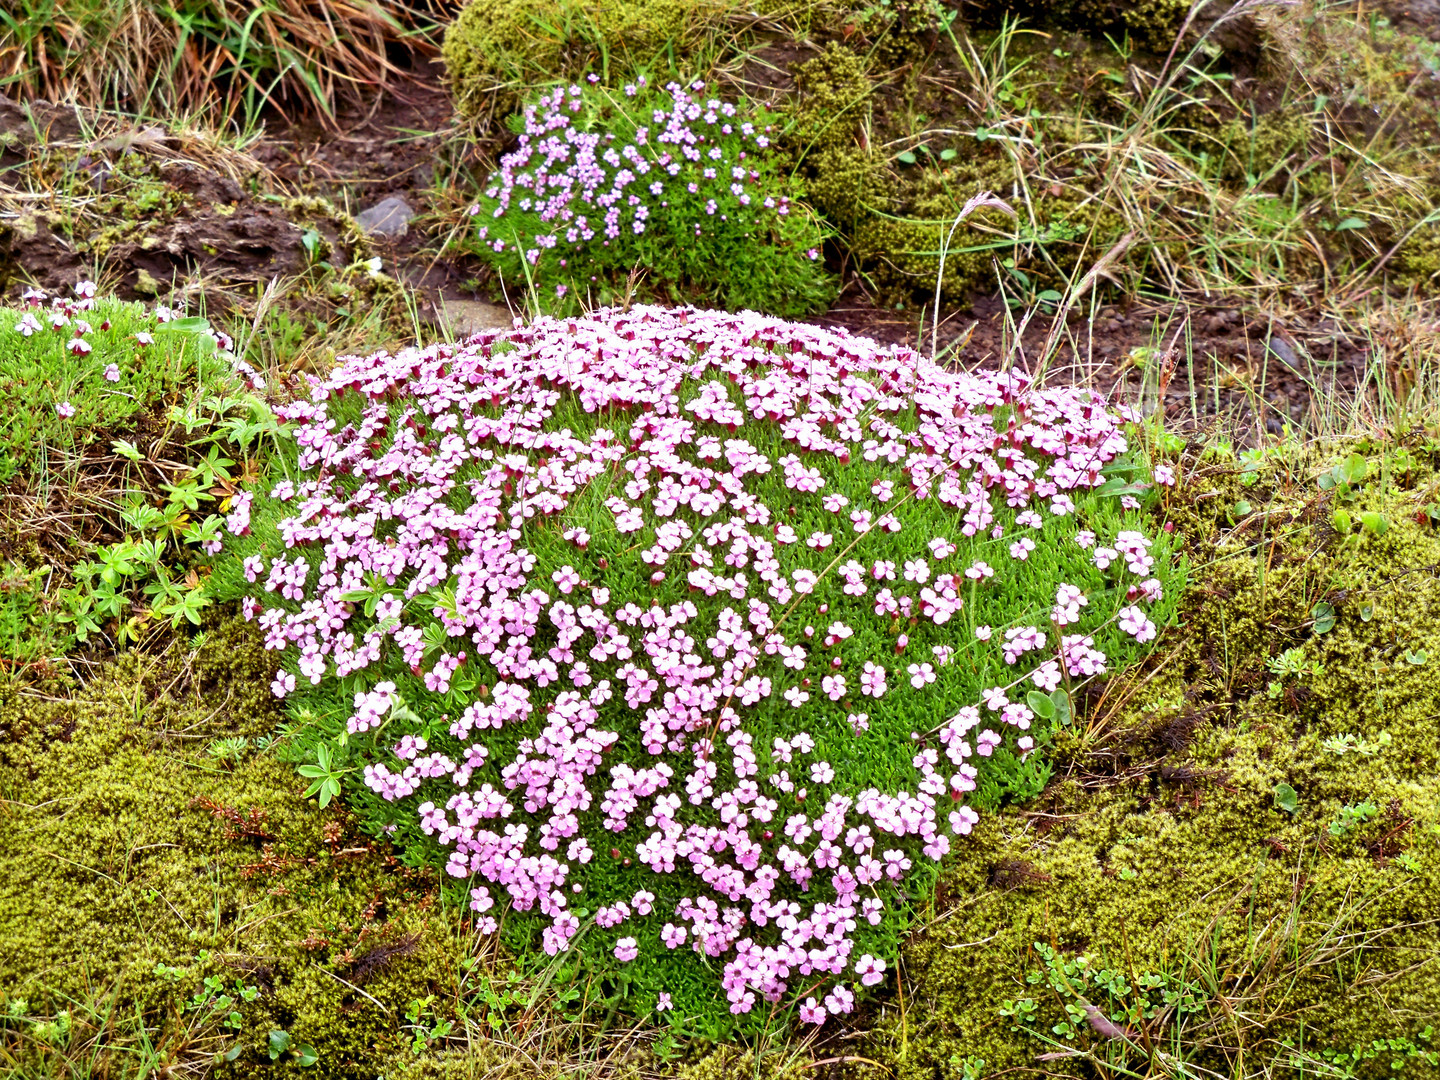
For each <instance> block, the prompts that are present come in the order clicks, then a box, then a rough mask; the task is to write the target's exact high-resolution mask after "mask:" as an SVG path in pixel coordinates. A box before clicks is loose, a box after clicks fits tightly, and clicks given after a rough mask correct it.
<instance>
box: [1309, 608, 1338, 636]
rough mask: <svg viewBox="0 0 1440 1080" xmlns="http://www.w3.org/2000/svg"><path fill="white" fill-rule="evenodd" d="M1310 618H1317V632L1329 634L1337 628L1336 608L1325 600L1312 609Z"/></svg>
mask: <svg viewBox="0 0 1440 1080" xmlns="http://www.w3.org/2000/svg"><path fill="white" fill-rule="evenodd" d="M1310 618H1312V619H1314V620H1315V632H1316V633H1317V634H1328V633H1329V632H1330V631H1331V630H1334V629H1335V608H1334V606H1333V605H1332V604H1329V603H1327V602H1326V601H1324V600H1321V601H1320V602H1319V603H1318V604H1316V605H1315V606H1314V607H1313V608H1311V609H1310Z"/></svg>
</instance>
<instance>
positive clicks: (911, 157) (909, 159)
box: [895, 150, 915, 165]
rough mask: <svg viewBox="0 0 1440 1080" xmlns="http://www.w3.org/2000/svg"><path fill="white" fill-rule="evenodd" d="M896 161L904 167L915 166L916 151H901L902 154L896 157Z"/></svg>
mask: <svg viewBox="0 0 1440 1080" xmlns="http://www.w3.org/2000/svg"><path fill="white" fill-rule="evenodd" d="M895 160H896V161H898V162H900V163H901V164H902V165H914V164H915V151H914V150H901V151H900V153H898V154H896V155H895Z"/></svg>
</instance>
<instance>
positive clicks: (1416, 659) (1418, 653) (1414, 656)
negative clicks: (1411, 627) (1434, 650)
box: [1405, 649, 1430, 667]
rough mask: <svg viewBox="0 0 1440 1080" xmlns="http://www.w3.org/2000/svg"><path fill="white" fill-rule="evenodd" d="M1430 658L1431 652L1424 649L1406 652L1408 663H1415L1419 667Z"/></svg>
mask: <svg viewBox="0 0 1440 1080" xmlns="http://www.w3.org/2000/svg"><path fill="white" fill-rule="evenodd" d="M1429 659H1430V654H1429V653H1427V652H1426V651H1425V650H1424V649H1416V650H1415V651H1414V652H1410V651H1408V650H1407V651H1406V653H1405V661H1406V663H1410V664H1414V665H1415V666H1416V667H1419V666H1420V665H1421V664H1423V663H1425V661H1426V660H1429Z"/></svg>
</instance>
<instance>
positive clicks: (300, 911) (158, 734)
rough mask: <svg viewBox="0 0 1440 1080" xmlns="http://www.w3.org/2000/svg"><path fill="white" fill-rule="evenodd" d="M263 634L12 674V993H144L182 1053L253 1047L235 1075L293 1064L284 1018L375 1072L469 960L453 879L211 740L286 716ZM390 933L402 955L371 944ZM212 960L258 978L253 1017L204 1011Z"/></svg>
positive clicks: (294, 1030)
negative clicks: (80, 676)
mask: <svg viewBox="0 0 1440 1080" xmlns="http://www.w3.org/2000/svg"><path fill="white" fill-rule="evenodd" d="M257 637H258V635H257V634H256V632H255V630H254V628H253V627H252V626H247V625H246V624H243V623H240V622H238V621H236V620H233V619H232V620H220V621H217V622H214V623H213V624H212V625H211V627H210V629H209V631H208V634H207V636H206V638H205V640H204V642H203V644H202V645H201V646H200V647H199V648H197V649H193V650H190V651H187V650H186V648H185V646H184V644H183V643H181V642H177V643H176V644H175V645H173V646H172V647H171V648H170V649H169V650H167V651H166V653H165V654H163V655H161V656H158V657H154V656H150V657H147V656H142V655H140V654H133V653H132V654H126V655H124V656H121V657H120V658H119V659H117V660H115V661H114V662H112V663H109V664H107V665H105V666H104V667H102V668H100V669H98V670H96V671H94V672H93V673H92V677H91V679H90V681H89V682H88V684H87V685H86V686H85V687H83V688H75V689H72V690H70V691H68V692H66V691H64V689H63V688H58V689H52V690H50V691H49V692H45V693H37V692H35V691H33V690H31V691H22V690H19V689H4V690H0V799H3V801H0V822H3V826H4V829H5V834H6V836H7V840H6V843H5V844H4V845H0V941H4V942H5V947H4V948H3V949H0V1002H14V1001H17V1000H20V1001H24V1002H25V1003H26V1012H27V1013H29V1014H36V1015H41V1014H46V1013H50V1014H53V1013H54V1012H56V1011H58V1010H60V1009H61V1008H63V1007H64V1006H65V1005H66V1004H67V1003H73V1002H110V1003H111V1007H112V1008H113V1010H114V1012H115V1015H116V1016H117V1017H119V1018H121V1020H122V1021H125V1022H128V1018H132V1017H134V1016H135V1015H136V1012H137V1010H138V1011H139V1012H140V1013H142V1014H143V1015H144V1016H146V1018H147V1020H146V1022H147V1023H148V1024H150V1025H151V1027H152V1029H153V1030H152V1037H153V1038H154V1039H155V1040H156V1041H157V1042H162V1043H165V1044H166V1045H170V1044H173V1045H174V1046H175V1053H176V1055H178V1056H177V1059H176V1060H177V1061H179V1060H181V1059H184V1060H186V1061H190V1060H194V1059H195V1056H196V1055H197V1054H198V1055H200V1056H202V1057H208V1055H209V1054H213V1053H215V1052H217V1051H220V1050H226V1049H229V1048H230V1047H231V1046H234V1045H236V1044H239V1045H240V1047H241V1050H240V1052H239V1053H238V1054H237V1057H236V1059H235V1061H234V1062H233V1063H231V1064H229V1065H227V1066H226V1067H225V1071H226V1072H228V1073H231V1074H236V1075H241V1074H244V1075H249V1074H250V1073H252V1072H254V1071H255V1070H256V1069H260V1070H262V1071H265V1072H267V1074H268V1073H271V1072H273V1071H274V1070H273V1069H272V1068H271V1067H270V1065H269V1058H268V1055H265V1054H262V1053H261V1051H260V1048H261V1047H262V1046H263V1044H264V1043H265V1041H266V1038H267V1033H268V1032H269V1031H270V1030H281V1029H283V1030H285V1031H287V1032H289V1033H290V1034H291V1036H292V1037H293V1039H294V1040H295V1041H296V1042H305V1043H308V1044H310V1045H313V1046H314V1047H315V1048H316V1050H317V1051H318V1052H319V1053H320V1056H321V1061H322V1063H323V1068H324V1074H325V1075H335V1076H366V1077H373V1076H374V1075H376V1072H377V1069H378V1065H379V1063H380V1062H381V1061H382V1060H383V1059H384V1058H386V1057H387V1056H388V1055H390V1054H391V1053H393V1052H394V1051H395V1050H396V1049H397V1047H399V1046H400V1044H401V1041H402V1038H403V1036H402V1033H401V1030H400V1028H401V1023H400V1021H399V1020H398V1018H399V1017H400V1016H401V1014H402V1013H403V1011H404V1009H405V1007H406V1005H407V1004H408V1002H409V1001H410V1000H412V999H414V998H418V997H423V996H425V995H427V994H432V993H435V992H436V991H437V989H439V990H441V991H442V992H443V989H444V987H445V986H447V985H450V986H453V984H454V980H455V977H456V967H455V965H456V964H457V963H458V961H459V959H460V957H458V956H454V955H450V954H451V953H452V952H453V951H454V950H453V948H451V947H450V942H449V939H450V937H451V934H450V932H449V929H448V917H447V916H444V915H442V914H441V913H440V912H439V911H438V910H436V909H435V908H434V906H433V905H434V883H433V882H432V881H430V880H429V879H428V878H427V877H426V876H424V875H423V874H421V873H419V872H417V871H410V870H406V869H404V868H402V867H399V866H397V865H396V864H395V860H394V859H393V857H391V855H390V854H389V852H388V850H387V848H386V846H385V845H376V844H375V843H373V842H372V841H370V840H369V839H368V838H366V837H364V836H362V835H359V834H357V833H356V831H355V830H354V827H353V825H352V824H351V822H350V820H349V818H348V817H347V816H346V815H345V814H344V813H343V811H341V810H340V809H339V808H338V807H332V808H331V809H330V810H328V811H321V810H319V809H318V808H317V807H316V805H315V804H314V802H313V801H306V800H304V799H302V798H301V797H300V790H301V783H302V782H301V781H299V780H298V778H297V777H296V776H295V772H294V767H293V766H292V765H288V764H282V763H281V762H279V761H277V760H276V759H275V758H274V757H273V756H270V755H268V754H260V753H255V752H253V751H251V752H249V753H247V754H246V755H245V756H244V757H243V759H242V760H241V761H240V762H238V763H237V764H234V765H233V766H232V767H226V766H225V765H223V764H222V763H221V762H220V761H219V760H218V759H217V758H215V757H214V756H212V755H209V754H207V753H206V747H207V745H208V744H209V743H210V742H211V741H212V740H214V739H216V738H219V737H222V736H223V737H246V738H251V739H253V738H255V737H257V736H260V735H263V734H265V733H266V732H267V731H269V730H270V729H271V727H272V726H273V724H274V723H275V722H276V720H277V719H278V715H277V712H276V710H275V705H274V701H273V699H272V698H271V696H270V694H269V691H268V680H269V677H270V675H271V674H272V672H273V663H272V661H271V659H270V658H268V657H267V656H266V655H265V654H264V653H263V650H261V649H260V648H259V645H258V640H257ZM397 946H398V948H397ZM377 947H383V948H386V949H391V950H393V952H394V955H393V956H390V957H389V958H388V960H387V961H386V962H385V963H383V964H381V963H378V962H366V961H364V957H365V955H366V954H367V953H369V952H371V951H372V950H374V949H375V948H377ZM157 965H159V966H160V970H158V971H157ZM207 976H214V977H219V978H220V979H222V980H223V983H224V985H225V987H226V989H227V991H228V992H231V993H232V994H233V993H234V990H233V987H234V986H235V985H236V984H237V982H238V984H239V985H242V986H253V987H255V988H257V990H258V995H257V996H256V997H255V1000H254V1001H253V1002H250V1003H246V1004H241V1005H238V1006H237V1008H238V1009H239V1011H240V1013H241V1022H240V1026H239V1028H238V1029H235V1030H229V1029H225V1028H222V1027H221V1025H220V1020H221V1019H222V1017H221V1016H218V1015H211V1013H210V1011H209V1010H208V1009H202V1010H200V1012H198V1013H197V1012H195V1011H193V1010H190V1009H187V1007H186V1002H187V1001H188V1000H190V999H191V997H192V995H194V994H195V993H196V992H199V991H202V989H203V988H202V979H203V978H205V977H207ZM341 980H347V981H348V982H349V983H350V985H349V986H347V985H346V982H345V981H341ZM357 986H358V987H359V989H358V990H357V989H356V988H355V987H357ZM360 990H363V991H364V993H361V992H360ZM367 995H368V996H367ZM376 1002H378V1003H379V1004H378V1005H377V1004H376ZM6 1007H7V1008H8V1007H9V1006H8V1005H7V1006H6ZM76 1009H78V1006H74V1005H73V1004H72V1011H74V1010H76ZM76 1015H78V1012H76ZM120 1026H121V1027H123V1026H124V1024H123V1023H122V1024H121V1025H120ZM187 1031H188V1032H191V1035H190V1037H189V1038H188V1041H187V1037H186V1035H185V1032H187ZM114 1037H118V1035H117V1036H114Z"/></svg>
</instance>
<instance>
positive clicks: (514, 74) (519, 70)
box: [443, 0, 734, 119]
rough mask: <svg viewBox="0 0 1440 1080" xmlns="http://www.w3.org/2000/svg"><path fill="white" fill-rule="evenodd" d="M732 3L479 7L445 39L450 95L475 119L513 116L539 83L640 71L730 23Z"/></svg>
mask: <svg viewBox="0 0 1440 1080" xmlns="http://www.w3.org/2000/svg"><path fill="white" fill-rule="evenodd" d="M733 7H734V5H733V4H732V3H731V2H730V0H632V2H629V3H624V4H615V3H604V2H598V0H471V2H470V3H468V4H466V5H465V7H463V8H462V9H461V10H460V14H459V15H457V16H456V18H455V21H454V22H453V23H451V24H450V26H449V28H448V29H447V30H446V31H445V42H444V47H443V54H444V58H445V70H446V76H447V78H448V80H449V84H450V92H451V95H452V97H453V98H454V100H455V104H456V106H457V107H458V108H459V110H460V112H461V113H463V114H464V115H466V116H468V117H470V118H471V119H485V118H489V117H491V116H492V115H494V114H495V113H501V114H503V113H504V112H507V111H509V110H510V109H511V108H512V107H513V106H514V104H515V102H516V94H517V91H518V89H519V88H520V87H521V86H523V85H524V84H525V83H527V82H533V81H535V80H536V79H553V78H554V77H555V76H556V75H557V74H569V75H576V74H578V73H579V72H580V71H582V70H585V69H586V68H587V67H588V66H590V65H592V64H598V63H599V61H600V58H601V55H602V53H603V54H604V56H605V58H606V60H607V62H608V63H609V64H611V65H617V64H618V65H619V66H620V67H621V68H622V69H627V70H628V69H634V68H637V67H640V66H643V65H645V64H647V63H650V62H651V61H654V60H655V59H656V58H657V57H659V56H660V55H661V54H662V53H665V52H666V51H667V50H669V49H671V48H674V49H676V50H677V51H678V52H681V53H683V52H684V51H685V49H686V48H687V47H688V46H689V45H691V44H693V42H694V40H695V38H696V36H697V33H698V31H699V30H700V29H701V28H703V27H704V26H706V25H707V24H710V23H713V22H714V21H715V20H717V19H720V18H722V17H724V16H725V14H726V13H727V12H728V11H730V10H732V9H733Z"/></svg>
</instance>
